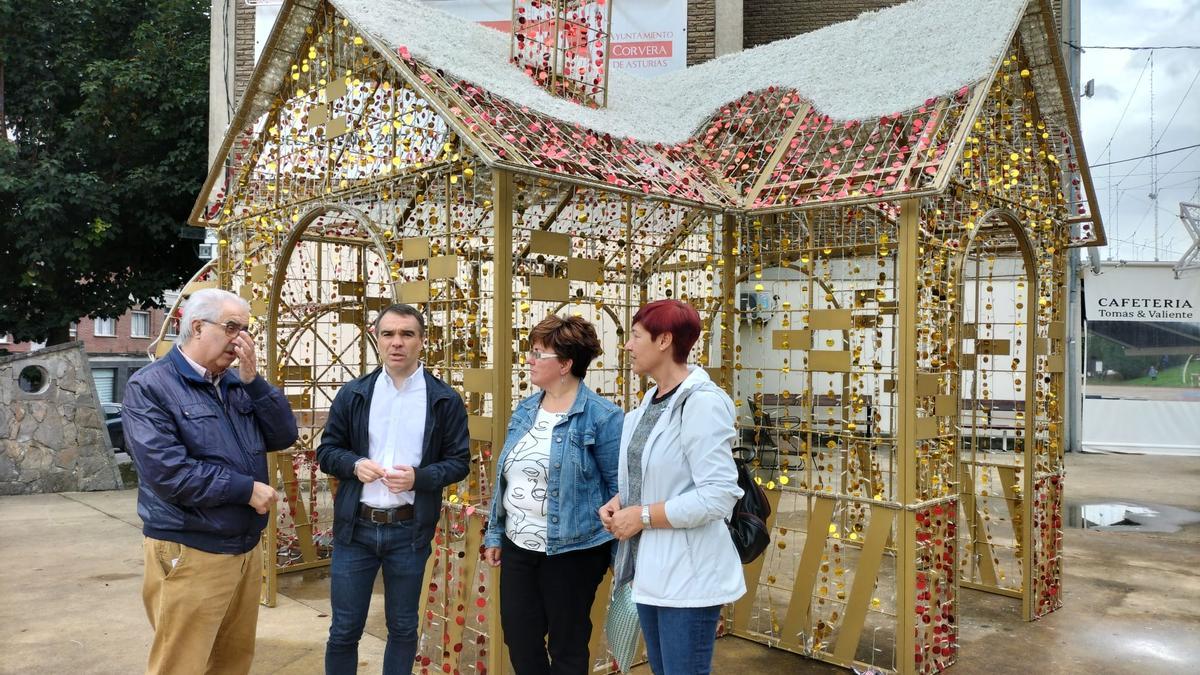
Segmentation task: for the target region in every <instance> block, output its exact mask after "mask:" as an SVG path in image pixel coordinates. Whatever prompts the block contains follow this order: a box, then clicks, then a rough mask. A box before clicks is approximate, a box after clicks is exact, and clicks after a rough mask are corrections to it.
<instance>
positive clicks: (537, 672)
mask: <svg viewBox="0 0 1200 675" xmlns="http://www.w3.org/2000/svg"><path fill="white" fill-rule="evenodd" d="M610 549H611V543H605V544H602V545H600V546H596V547H593V548H588V549H582V550H578V551H570V552H568V553H559V554H558V555H546V554H545V553H537V552H535V551H528V550H525V549H523V548H521V547H520V546H517V545H516V544H514V543H512V542H511V541H509V540H508V537H505V538H504V543H503V544H502V545H501V549H500V625H501V627H502V628H503V629H504V644H505V645H507V646H508V655H509V658H510V659H511V660H512V665H513V670H515V671H516V673H517V675H551V674H553V675H583V674H584V673H589V672H591V668H590V664H589V663H588V659H589V656H588V641H589V640H590V639H591V637H592V619H591V611H592V601H593V600H594V599H595V598H596V587H597V586H599V585H600V581H601V580H603V579H604V573H605V572H606V571H607V570H608V564H609V558H610V555H611V553H610ZM547 635H548V636H549V639H547Z"/></svg>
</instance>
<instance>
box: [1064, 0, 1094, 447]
mask: <svg viewBox="0 0 1200 675" xmlns="http://www.w3.org/2000/svg"><path fill="white" fill-rule="evenodd" d="M1061 11H1062V16H1060V17H1059V19H1060V21H1061V24H1060V28H1059V30H1060V33H1061V35H1060V37H1061V42H1062V43H1064V44H1063V45H1062V46H1061V47H1060V49H1062V52H1063V59H1064V61H1065V62H1066V66H1067V77H1068V79H1069V80H1070V83H1071V94H1072V95H1073V96H1074V97H1075V101H1076V110H1078V105H1079V102H1080V101H1079V94H1080V91H1081V83H1080V81H1079V77H1080V75H1079V71H1080V68H1079V50H1078V49H1072V48H1071V47H1069V46H1067V45H1078V44H1082V42H1081V41H1080V38H1081V35H1080V33H1081V29H1080V26H1081V22H1080V17H1079V11H1080V0H1063V3H1062V10H1061ZM1063 184H1064V185H1066V187H1067V190H1069V191H1071V193H1073V194H1068V195H1067V196H1068V197H1069V199H1068V203H1072V204H1073V203H1078V202H1079V201H1080V200H1082V198H1083V195H1082V194H1080V192H1081V187H1077V186H1075V185H1074V184H1073V182H1072V181H1070V180H1065V181H1063ZM1093 215H1097V214H1093ZM1091 250H1092V251H1094V250H1095V249H1091ZM1082 272H1083V267H1082V265H1081V264H1080V258H1079V249H1078V248H1072V249H1069V250H1068V253H1067V345H1066V348H1067V353H1066V355H1065V356H1066V360H1067V367H1066V371H1067V372H1066V378H1065V379H1066V399H1067V400H1066V407H1065V410H1064V411H1063V413H1064V415H1065V418H1064V420H1063V422H1064V423H1065V425H1066V434H1065V436H1066V446H1067V447H1066V448H1064V450H1066V451H1068V452H1079V451H1080V450H1082V447H1083V446H1082V443H1081V438H1080V433H1079V430H1080V428H1081V427H1082V426H1083V367H1084V363H1083V361H1084V357H1085V354H1084V346H1085V339H1086V336H1087V329H1086V328H1085V327H1084V325H1083V303H1082V293H1081V290H1082V289H1081V285H1082V283H1081V282H1082V279H1081V276H1082Z"/></svg>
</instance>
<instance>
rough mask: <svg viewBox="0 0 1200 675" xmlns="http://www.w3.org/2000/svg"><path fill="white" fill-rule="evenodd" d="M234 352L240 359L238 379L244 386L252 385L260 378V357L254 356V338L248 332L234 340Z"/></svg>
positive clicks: (243, 332)
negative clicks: (255, 379)
mask: <svg viewBox="0 0 1200 675" xmlns="http://www.w3.org/2000/svg"><path fill="white" fill-rule="evenodd" d="M233 352H234V353H235V354H237V357H238V377H239V378H241V380H242V383H243V384H250V383H251V382H253V381H254V378H255V377H258V357H257V356H256V355H255V354H254V338H252V337H250V334H249V333H247V332H246V331H242V332H240V333H238V334H237V337H235V338H233Z"/></svg>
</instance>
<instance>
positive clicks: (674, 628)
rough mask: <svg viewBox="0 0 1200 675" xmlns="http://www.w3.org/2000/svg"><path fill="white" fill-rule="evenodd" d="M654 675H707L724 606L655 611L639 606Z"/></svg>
mask: <svg viewBox="0 0 1200 675" xmlns="http://www.w3.org/2000/svg"><path fill="white" fill-rule="evenodd" d="M637 610H638V620H639V621H640V622H641V624H642V635H643V636H644V637H645V638H646V655H647V656H649V657H650V669H651V670H653V671H654V675H708V673H709V672H710V670H711V669H712V655H713V642H715V641H716V639H717V620H718V619H720V618H721V606H720V605H714V606H712V607H656V606H654V605H643V604H642V603H640V602H639V603H638V605H637Z"/></svg>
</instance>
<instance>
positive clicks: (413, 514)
mask: <svg viewBox="0 0 1200 675" xmlns="http://www.w3.org/2000/svg"><path fill="white" fill-rule="evenodd" d="M375 336H376V339H377V341H378V345H379V355H380V358H381V359H382V360H383V364H384V365H383V367H382V368H380V369H377V370H376V371H375V372H373V373H370V374H368V375H365V376H363V377H360V378H358V379H356V380H353V381H352V382H349V383H348V384H346V385H345V386H344V387H342V390H341V391H340V392H338V395H337V397H336V398H335V399H334V402H333V406H332V407H331V408H330V410H329V419H328V421H327V422H326V423H325V430H324V432H323V433H322V435H321V445H320V447H319V448H317V459H318V461H319V462H320V465H321V470H322V471H324V472H325V473H327V474H330V475H332V476H335V477H337V479H338V480H339V481H340V483H339V485H338V490H337V496H336V497H335V500H334V522H333V534H334V545H333V562H332V564H331V566H330V576H331V580H330V600H331V604H332V609H333V611H332V620H331V625H330V627H329V642H328V643H327V644H326V648H325V672H326V673H336V674H341V673H354V672H356V671H357V667H358V641H359V638H360V637H361V636H362V631H363V626H364V625H365V624H366V620H367V610H368V608H369V605H370V602H371V589H372V586H373V585H374V583H375V577H376V575H377V574H378V573H379V570H380V568H382V569H383V584H384V603H385V613H386V617H387V626H388V639H387V646H386V647H385V649H384V659H383V672H385V673H410V672H412V668H413V661H414V658H415V656H416V651H417V637H418V636H417V626H418V617H417V608H418V604H419V602H418V601H419V598H420V593H421V583H422V581H423V579H424V574H425V563H426V561H427V560H428V558H429V555H430V553H431V552H432V547H431V543H430V542H431V540H432V539H433V533H434V529H435V528H436V526H437V522H438V519H439V517H440V515H441V508H442V490H443V489H444V488H445V487H446V486H447V485H450V484H452V483H456V482H458V481H460V480H462V479H463V478H465V477H466V475H467V470H468V465H469V462H470V440H469V437H468V434H467V414H466V408H465V407H464V405H463V401H462V398H461V397H460V396H459V395H458V394H457V393H456V392H455V391H454V390H453V389H451V388H450V386H449V385H447V384H446V383H445V382H443V381H441V380H439V379H438V378H436V377H434V376H433V375H431V374H430V373H429V372H427V371H426V370H425V368H424V367H423V366H422V364H421V360H420V357H421V351H422V349H423V347H424V340H425V321H424V317H422V316H421V314H420V312H418V311H417V310H416V309H414V308H413V307H410V306H409V305H392V306H390V307H387V308H385V309H384V310H383V311H382V312H380V314H379V317H378V318H377V319H376V320H375Z"/></svg>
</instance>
